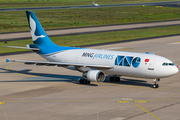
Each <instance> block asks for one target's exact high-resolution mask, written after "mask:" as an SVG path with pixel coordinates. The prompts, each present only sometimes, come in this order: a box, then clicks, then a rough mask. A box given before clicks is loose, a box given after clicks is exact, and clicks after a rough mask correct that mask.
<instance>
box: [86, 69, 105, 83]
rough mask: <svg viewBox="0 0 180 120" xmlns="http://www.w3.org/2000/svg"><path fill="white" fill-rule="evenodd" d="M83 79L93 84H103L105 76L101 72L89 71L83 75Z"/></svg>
mask: <svg viewBox="0 0 180 120" xmlns="http://www.w3.org/2000/svg"><path fill="white" fill-rule="evenodd" d="M83 77H84V78H86V79H87V80H89V81H92V82H103V81H104V79H105V74H104V73H103V72H102V71H100V70H89V71H88V72H86V73H84V74H83Z"/></svg>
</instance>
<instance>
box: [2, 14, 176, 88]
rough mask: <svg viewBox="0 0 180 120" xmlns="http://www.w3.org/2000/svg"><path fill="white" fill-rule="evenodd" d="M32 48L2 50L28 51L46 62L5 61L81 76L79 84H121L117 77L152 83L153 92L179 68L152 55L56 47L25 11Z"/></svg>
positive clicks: (37, 21)
mask: <svg viewBox="0 0 180 120" xmlns="http://www.w3.org/2000/svg"><path fill="white" fill-rule="evenodd" d="M26 15H27V19H28V23H29V27H30V32H31V35H32V40H33V43H34V44H28V45H27V47H17V46H4V47H11V48H21V49H29V50H32V51H34V52H35V53H37V54H38V55H40V56H41V57H43V58H44V59H46V60H47V61H28V60H8V59H6V62H22V63H24V64H27V65H34V64H35V65H39V66H41V65H45V66H58V67H64V68H67V69H71V70H77V71H79V72H81V73H82V76H83V78H82V79H80V80H79V83H80V84H90V82H103V81H104V80H105V77H106V75H107V76H110V77H109V80H110V81H114V82H115V81H116V82H119V81H120V76H129V77H137V78H148V79H154V84H153V86H152V87H153V88H158V87H159V85H158V81H160V78H165V77H169V76H172V75H174V74H176V73H178V71H179V70H178V67H177V66H175V64H174V63H173V62H172V61H171V60H169V59H167V58H165V57H161V56H158V55H155V54H153V53H148V52H146V53H135V52H125V51H110V50H100V49H88V48H78V47H65V46H57V45H56V44H54V43H53V42H52V41H51V40H50V38H49V37H48V36H47V34H46V32H45V31H44V29H43V27H42V26H41V24H40V22H39V20H38V19H37V17H36V15H35V14H34V12H33V11H26Z"/></svg>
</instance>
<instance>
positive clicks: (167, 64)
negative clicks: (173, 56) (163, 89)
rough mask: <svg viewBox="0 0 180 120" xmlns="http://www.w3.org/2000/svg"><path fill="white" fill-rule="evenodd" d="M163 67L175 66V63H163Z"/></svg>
mask: <svg viewBox="0 0 180 120" xmlns="http://www.w3.org/2000/svg"><path fill="white" fill-rule="evenodd" d="M162 66H174V63H163V64H162Z"/></svg>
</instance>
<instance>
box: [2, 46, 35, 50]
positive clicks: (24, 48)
mask: <svg viewBox="0 0 180 120" xmlns="http://www.w3.org/2000/svg"><path fill="white" fill-rule="evenodd" d="M3 47H10V48H19V49H28V50H39V49H38V48H29V47H18V46H3Z"/></svg>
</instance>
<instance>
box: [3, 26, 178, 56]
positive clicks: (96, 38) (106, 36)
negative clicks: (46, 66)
mask: <svg viewBox="0 0 180 120" xmlns="http://www.w3.org/2000/svg"><path fill="white" fill-rule="evenodd" d="M179 33H180V26H172V27H159V28H149V29H138V30H129V31H116V32H105V33H96V34H84V35H72V36H61V37H51V38H50V39H51V40H52V41H53V42H54V43H55V44H57V45H59V46H80V45H89V44H97V43H105V42H113V41H122V40H131V39H140V38H147V37H156V36H163V35H172V34H179ZM27 44H33V42H32V40H30V39H28V40H20V41H11V42H8V43H3V42H0V53H9V52H18V51H27V50H23V49H14V48H5V47H2V46H3V45H7V46H22V47H23V46H26V45H27Z"/></svg>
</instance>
